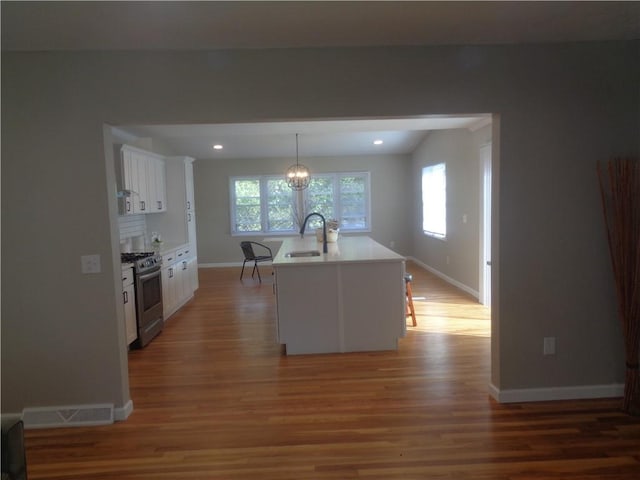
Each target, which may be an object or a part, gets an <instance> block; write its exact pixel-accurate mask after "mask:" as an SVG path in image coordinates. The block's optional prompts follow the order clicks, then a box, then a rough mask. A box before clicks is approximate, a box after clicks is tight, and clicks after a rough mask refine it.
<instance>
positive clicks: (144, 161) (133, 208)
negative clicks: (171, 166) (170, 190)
mask: <svg viewBox="0 0 640 480" xmlns="http://www.w3.org/2000/svg"><path fill="white" fill-rule="evenodd" d="M120 157H121V161H122V169H121V172H122V178H121V184H122V187H123V189H124V190H128V191H129V195H128V196H126V197H125V198H124V202H123V207H122V213H123V214H125V215H128V214H140V213H159V212H166V210H167V193H166V166H165V161H164V158H163V157H162V156H160V155H156V154H155V153H151V152H147V151H145V150H140V149H138V148H135V147H131V146H129V145H123V146H122V148H121V150H120Z"/></svg>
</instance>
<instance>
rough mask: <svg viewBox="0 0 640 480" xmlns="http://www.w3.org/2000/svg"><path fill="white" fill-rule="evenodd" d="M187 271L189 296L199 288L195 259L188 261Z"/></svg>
mask: <svg viewBox="0 0 640 480" xmlns="http://www.w3.org/2000/svg"><path fill="white" fill-rule="evenodd" d="M187 271H188V272H189V275H188V276H189V292H190V293H189V295H190V296H191V295H192V294H193V293H194V292H195V291H196V290H197V289H198V287H199V286H200V282H199V281H198V259H197V258H196V257H191V258H190V259H189V266H188V268H187Z"/></svg>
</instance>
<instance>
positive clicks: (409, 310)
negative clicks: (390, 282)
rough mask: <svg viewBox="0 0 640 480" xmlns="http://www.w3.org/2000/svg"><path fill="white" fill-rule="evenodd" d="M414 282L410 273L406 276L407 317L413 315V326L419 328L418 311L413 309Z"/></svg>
mask: <svg viewBox="0 0 640 480" xmlns="http://www.w3.org/2000/svg"><path fill="white" fill-rule="evenodd" d="M412 280H413V275H411V274H410V273H407V274H405V276H404V285H405V290H406V294H407V317H408V316H409V315H411V321H412V326H414V327H415V326H417V325H418V322H417V321H416V311H415V308H413V293H412V292H411V281H412Z"/></svg>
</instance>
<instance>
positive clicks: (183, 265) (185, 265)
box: [182, 262, 187, 270]
mask: <svg viewBox="0 0 640 480" xmlns="http://www.w3.org/2000/svg"><path fill="white" fill-rule="evenodd" d="M182 269H183V270H186V269H187V262H182Z"/></svg>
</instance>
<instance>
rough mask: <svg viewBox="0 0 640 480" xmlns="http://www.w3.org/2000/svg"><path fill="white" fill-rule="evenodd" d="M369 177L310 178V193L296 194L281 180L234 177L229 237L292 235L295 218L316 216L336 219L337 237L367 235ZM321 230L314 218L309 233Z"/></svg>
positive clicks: (347, 174) (368, 228)
mask: <svg viewBox="0 0 640 480" xmlns="http://www.w3.org/2000/svg"><path fill="white" fill-rule="evenodd" d="M369 177H370V175H369V173H368V172H360V173H327V174H317V175H314V176H312V178H311V182H310V184H309V188H307V189H306V190H303V191H300V192H295V191H293V190H291V189H290V188H289V187H288V186H287V183H286V181H285V180H284V177H282V176H253V177H232V178H231V179H230V185H229V187H230V188H229V189H230V193H231V195H230V196H231V233H232V234H236V235H243V234H256V233H292V232H297V231H298V229H299V226H298V224H297V222H296V220H295V218H296V212H297V211H298V210H299V207H300V206H304V208H303V210H304V214H305V215H306V214H308V213H310V212H318V213H320V214H321V215H323V216H324V217H325V218H326V219H327V220H330V219H337V220H338V222H339V225H340V230H341V231H351V232H354V231H360V232H362V231H369V230H370V229H371V215H370V211H371V209H370V205H371V201H370V194H369V191H370V187H369V185H370V180H369ZM321 225H322V223H321V222H320V220H319V219H318V218H317V217H312V218H311V219H309V223H308V225H307V228H311V229H313V228H318V227H320V226H321Z"/></svg>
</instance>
